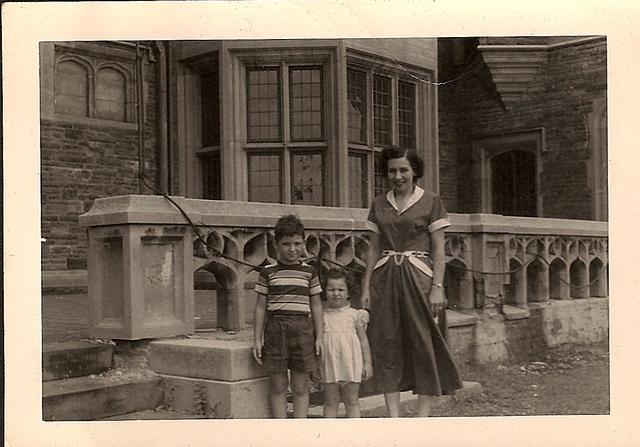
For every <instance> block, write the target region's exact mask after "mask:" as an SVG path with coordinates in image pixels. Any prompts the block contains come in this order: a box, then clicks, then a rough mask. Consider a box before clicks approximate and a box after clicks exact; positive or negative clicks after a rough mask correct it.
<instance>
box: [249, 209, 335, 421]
mask: <svg viewBox="0 0 640 447" xmlns="http://www.w3.org/2000/svg"><path fill="white" fill-rule="evenodd" d="M275 237H276V248H277V251H278V262H277V263H276V264H271V265H268V266H266V267H265V268H264V269H262V271H261V272H260V275H259V277H258V281H257V282H256V286H255V291H256V293H257V299H256V308H255V318H254V324H255V326H254V347H253V356H254V357H255V359H256V361H257V362H258V363H259V364H261V365H262V366H263V367H264V369H265V371H266V372H267V373H268V374H269V377H270V379H271V381H270V388H269V399H270V402H271V412H272V414H273V417H274V418H285V417H286V416H287V400H286V393H287V388H288V386H289V378H288V374H287V372H288V370H290V371H291V390H292V391H293V412H294V416H295V417H297V418H305V417H307V411H308V408H309V373H310V372H312V371H314V370H316V368H317V364H316V356H317V355H320V354H321V349H322V339H323V336H322V331H323V321H322V315H323V312H322V302H321V299H320V293H321V292H322V288H321V286H320V281H319V279H318V275H317V274H316V271H315V269H314V268H313V267H311V266H310V265H308V264H306V263H304V262H302V261H301V260H300V256H301V255H302V253H303V251H304V225H303V224H302V222H301V221H300V219H299V218H298V217H297V216H295V215H288V216H282V217H281V218H280V219H279V220H278V222H277V223H276V226H275ZM265 318H266V322H265ZM314 329H315V330H314ZM314 332H315V338H314Z"/></svg>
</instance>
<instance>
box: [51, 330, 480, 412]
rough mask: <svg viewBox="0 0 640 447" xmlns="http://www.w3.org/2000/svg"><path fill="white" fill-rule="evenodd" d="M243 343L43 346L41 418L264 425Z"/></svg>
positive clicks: (230, 339)
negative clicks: (243, 421)
mask: <svg viewBox="0 0 640 447" xmlns="http://www.w3.org/2000/svg"><path fill="white" fill-rule="evenodd" d="M247 338H248V335H247V334H245V333H243V332H241V333H231V334H230V333H225V332H224V331H217V332H210V333H206V334H202V335H200V334H199V335H196V336H194V337H189V338H186V337H182V338H171V339H165V340H156V341H151V342H149V341H141V342H120V343H118V344H117V345H114V344H111V343H97V342H87V341H82V342H62V343H48V344H45V345H44V355H43V381H44V382H43V419H44V420H47V421H61V420H66V421H70V420H77V421H79V420H140V419H201V418H207V419H213V418H215V419H229V418H233V419H245V418H268V417H269V416H270V411H269V403H268V402H269V399H268V391H269V379H268V378H267V377H265V376H264V374H263V372H262V370H261V368H260V367H259V366H258V365H257V364H256V362H255V361H254V360H253V357H252V353H251V350H252V343H251V342H250V341H248V340H247ZM480 392H481V387H480V385H479V384H477V383H473V382H465V387H464V389H463V390H460V391H459V392H458V393H457V394H456V395H455V396H443V397H441V398H438V399H437V401H436V405H439V404H443V403H445V402H447V401H448V400H450V399H453V398H455V399H457V400H464V399H467V398H470V397H472V396H474V395H477V394H479V393H480ZM310 401H311V404H310V408H309V417H322V394H321V393H320V392H314V393H312V396H311V399H310ZM415 401H416V397H415V395H412V394H411V393H410V392H408V393H402V395H401V406H402V408H403V410H404V411H411V409H412V408H413V407H414V406H415ZM340 408H341V412H342V413H340V414H339V416H340V417H342V416H344V414H343V413H344V408H343V406H341V407H340ZM361 408H362V416H363V417H383V416H384V413H385V406H384V399H383V397H382V396H365V397H363V398H362V399H361ZM290 410H292V408H290Z"/></svg>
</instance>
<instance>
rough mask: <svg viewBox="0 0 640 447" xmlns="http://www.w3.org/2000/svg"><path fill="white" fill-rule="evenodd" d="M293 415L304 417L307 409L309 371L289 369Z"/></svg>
mask: <svg viewBox="0 0 640 447" xmlns="http://www.w3.org/2000/svg"><path fill="white" fill-rule="evenodd" d="M291 391H292V392H293V417H296V418H306V417H307V413H308V411H309V373H300V372H293V371H291Z"/></svg>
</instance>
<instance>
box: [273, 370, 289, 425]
mask: <svg viewBox="0 0 640 447" xmlns="http://www.w3.org/2000/svg"><path fill="white" fill-rule="evenodd" d="M270 378H271V382H270V384H269V400H270V401H271V415H272V417H273V418H277V419H283V418H286V417H287V388H288V386H289V377H288V376H287V373H286V372H283V373H273V374H271V376H270Z"/></svg>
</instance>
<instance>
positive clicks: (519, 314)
mask: <svg viewBox="0 0 640 447" xmlns="http://www.w3.org/2000/svg"><path fill="white" fill-rule="evenodd" d="M502 311H503V313H504V318H505V319H506V320H521V319H523V318H529V315H531V313H530V312H529V309H523V308H520V307H515V306H509V305H507V304H505V305H504V306H503V307H502Z"/></svg>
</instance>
